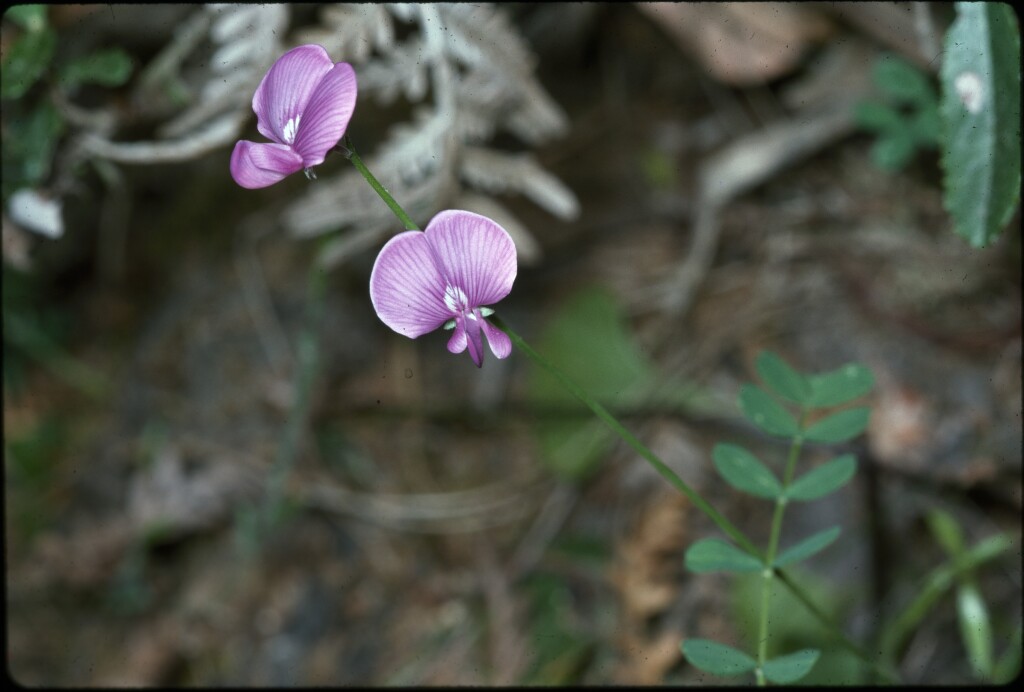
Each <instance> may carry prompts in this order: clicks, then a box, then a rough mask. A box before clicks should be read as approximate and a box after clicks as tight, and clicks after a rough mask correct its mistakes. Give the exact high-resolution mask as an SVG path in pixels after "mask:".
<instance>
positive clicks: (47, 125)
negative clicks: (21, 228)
mask: <svg viewBox="0 0 1024 692" xmlns="http://www.w3.org/2000/svg"><path fill="white" fill-rule="evenodd" d="M4 124H5V125H6V126H7V127H9V130H8V131H7V132H5V133H4V176H3V194H4V198H5V199H6V198H7V197H8V196H9V195H10V194H11V193H12V192H14V191H15V190H17V189H19V188H22V187H35V186H37V185H38V184H39V183H40V182H42V181H43V179H45V178H46V176H48V175H49V174H50V168H51V167H52V166H53V152H54V149H55V148H56V146H57V140H58V139H60V136H61V134H62V133H63V132H64V121H63V120H62V119H61V117H60V114H59V113H58V112H57V109H56V108H55V107H54V106H53V105H52V104H51V103H50V102H49V101H43V102H42V103H40V104H39V105H38V106H37V107H36V108H34V109H33V110H31V111H29V112H28V114H26V115H21V114H19V115H17V116H12V117H11V118H10V120H9V121H7V122H5V123H4Z"/></svg>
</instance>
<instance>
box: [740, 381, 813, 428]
mask: <svg viewBox="0 0 1024 692" xmlns="http://www.w3.org/2000/svg"><path fill="white" fill-rule="evenodd" d="M740 410H741V411H743V415H745V416H746V417H747V419H748V420H750V422H751V423H753V424H754V425H756V426H757V427H759V428H761V429H762V430H764V431H765V432H767V433H770V434H772V435H779V436H781V437H792V436H794V435H796V434H797V433H798V432H799V431H800V428H799V426H798V425H797V422H796V418H794V417H793V415H792V414H791V413H790V412H789V411H787V410H786V409H785V408H783V406H782V404H780V403H778V402H777V401H775V399H773V398H772V397H771V395H770V394H768V392H766V391H764V390H763V389H761V388H760V387H757V386H755V385H752V384H745V385H743V387H741V388H740Z"/></svg>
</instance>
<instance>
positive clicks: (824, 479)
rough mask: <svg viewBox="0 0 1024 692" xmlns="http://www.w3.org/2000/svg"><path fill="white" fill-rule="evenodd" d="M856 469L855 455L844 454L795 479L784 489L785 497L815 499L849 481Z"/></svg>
mask: <svg viewBox="0 0 1024 692" xmlns="http://www.w3.org/2000/svg"><path fill="white" fill-rule="evenodd" d="M856 471H857V459H856V457H854V456H853V455H852V454H844V455H842V456H840V457H836V458H835V459H833V460H832V461H829V462H826V463H824V464H822V465H821V466H819V467H818V468H816V469H814V470H813V471H809V472H808V473H805V474H804V475H803V476H801V477H800V478H798V479H796V480H795V481H794V482H793V484H792V485H790V486H789V488H787V489H786V497H787V498H789V499H790V500H817V499H818V498H819V497H825V496H826V495H828V494H829V493H832V492H835V491H836V490H839V489H840V488H842V487H843V486H844V485H846V484H847V483H849V482H850V479H851V478H853V474H854V473H855V472H856Z"/></svg>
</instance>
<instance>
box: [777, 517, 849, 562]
mask: <svg viewBox="0 0 1024 692" xmlns="http://www.w3.org/2000/svg"><path fill="white" fill-rule="evenodd" d="M837 538H839V527H838V526H833V527H832V528H830V529H825V530H824V531H819V532H818V533H816V534H814V535H813V536H811V537H810V538H806V539H804V540H802V541H800V542H799V543H797V544H796V545H794V546H793V547H791V548H789V549H788V550H784V551H783V552H782V554H781V555H779V556H778V557H777V558H775V567H784V566H786V565H788V564H790V563H793V562H798V561H800V560H803V559H805V558H808V557H810V556H811V555H814V554H815V553H819V552H821V551H822V550H824V549H825V548H827V547H829V546H830V545H832V542H833V541H835V540H836V539H837Z"/></svg>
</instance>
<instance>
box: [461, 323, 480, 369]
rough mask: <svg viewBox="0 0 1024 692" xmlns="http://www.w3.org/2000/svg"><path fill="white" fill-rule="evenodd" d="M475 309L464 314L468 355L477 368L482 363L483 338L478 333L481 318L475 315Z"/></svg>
mask: <svg viewBox="0 0 1024 692" xmlns="http://www.w3.org/2000/svg"><path fill="white" fill-rule="evenodd" d="M477 312H478V311H477V310H474V311H473V312H470V313H467V314H466V319H465V323H466V341H467V342H468V346H469V357H470V358H472V359H473V362H474V363H476V366H477V367H478V368H479V367H480V366H482V365H483V364H484V339H483V336H481V335H480V323H481V322H482V321H483V319H482V318H480V317H477V314H476V313H477Z"/></svg>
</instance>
